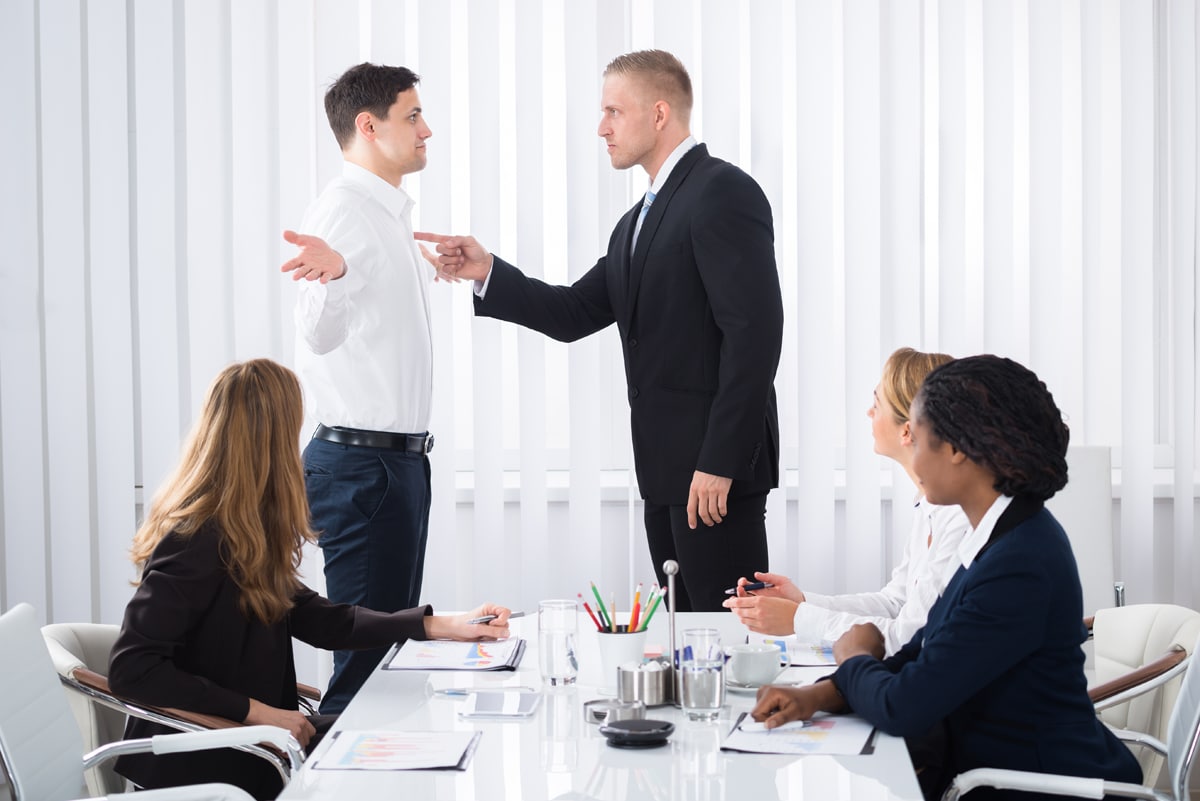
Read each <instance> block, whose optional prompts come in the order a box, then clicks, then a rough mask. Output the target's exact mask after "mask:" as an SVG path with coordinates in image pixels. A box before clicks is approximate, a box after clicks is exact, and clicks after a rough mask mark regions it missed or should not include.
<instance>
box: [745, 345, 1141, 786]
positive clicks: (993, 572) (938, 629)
mask: <svg viewBox="0 0 1200 801" xmlns="http://www.w3.org/2000/svg"><path fill="white" fill-rule="evenodd" d="M912 421H913V425H912V439H913V470H914V472H915V473H916V475H917V478H918V479H919V480H920V482H921V487H922V489H924V491H925V494H926V497H927V498H928V499H929V500H930V502H932V503H937V504H958V505H959V506H961V507H962V510H963V512H964V513H965V514H966V516H967V519H968V520H969V521H970V523H971V527H972V530H971V531H970V532H969V533H968V534H967V536H966V538H965V539H964V540H963V542H962V545H961V546H960V548H959V551H958V556H959V563H960V567H959V569H958V571H957V572H956V573H955V575H954V577H953V578H952V579H951V580H950V583H949V584H948V585H947V587H946V591H945V593H944V594H943V595H942V597H941V599H940V600H939V601H938V602H937V603H936V604H935V605H934V606H933V609H931V610H930V612H929V619H928V622H927V623H926V625H925V628H923V629H922V630H921V631H919V632H917V633H916V634H915V635H914V636H913V638H912V639H911V640H910V641H909V642H908V644H907V645H905V646H904V647H903V648H902V649H901V650H900V651H899V652H898V653H896V654H895V655H893V656H891V657H889V658H887V659H885V660H882V661H881V659H880V657H881V656H882V654H883V640H882V637H881V636H880V633H879V630H878V629H876V628H875V626H873V625H871V624H861V625H857V626H855V627H853V628H852V629H850V631H848V632H847V633H846V634H845V635H843V636H842V637H841V638H840V639H839V640H838V641H837V642H836V643H835V644H834V655H835V657H836V658H837V660H838V669H837V671H836V672H834V673H833V675H832V676H830V677H829V679H828V680H824V681H819V682H817V683H816V684H813V685H812V686H809V687H803V688H800V689H788V688H781V687H770V688H765V689H763V690H761V691H760V692H759V697H758V703H757V705H756V706H755V708H754V710H753V712H752V714H753V716H754V718H755V719H756V720H761V721H765V722H766V725H767V727H769V728H773V727H775V726H779V725H781V724H783V723H785V722H787V721H790V720H798V719H801V720H806V719H808V718H811V717H812V716H813V715H814V714H816V713H817V712H820V711H825V712H842V711H853V712H856V713H858V714H859V715H861V716H862V717H864V718H866V719H867V720H869V721H870V722H871V723H873V724H874V725H875V726H877V727H878V728H880V729H882V730H883V731H885V732H887V733H889V734H894V735H899V736H903V737H905V738H906V739H907V740H908V741H909V750H910V753H911V754H912V755H913V761H914V764H915V765H916V767H917V769H918V778H919V779H920V782H921V787H922V790H923V791H924V792H925V795H926V797H927V798H936V797H938V796H939V795H940V793H941V791H942V790H943V789H944V788H945V786H946V785H947V784H948V783H949V781H950V780H951V779H952V778H953V777H954V776H955V775H956V774H958V773H961V772H963V771H967V770H971V769H973V768H981V767H989V768H1011V769H1017V770H1028V771H1040V772H1044V773H1061V774H1067V775H1074V776H1091V777H1098V778H1104V779H1110V780H1115V781H1132V782H1136V781H1139V780H1140V779H1141V771H1140V770H1139V768H1138V765H1137V762H1136V761H1135V760H1134V758H1133V755H1132V754H1131V753H1130V752H1129V750H1128V749H1127V748H1126V747H1125V746H1124V745H1122V744H1121V743H1120V742H1119V741H1118V740H1117V739H1116V737H1114V736H1113V734H1112V733H1111V732H1110V731H1108V729H1106V728H1105V727H1104V725H1103V724H1102V723H1101V722H1100V720H1099V719H1098V718H1097V717H1096V713H1095V710H1094V709H1093V708H1092V704H1091V702H1090V701H1089V700H1088V696H1087V681H1086V679H1085V677H1084V674H1083V660H1084V657H1083V652H1082V651H1081V650H1080V647H1079V646H1080V644H1081V643H1082V642H1083V641H1084V639H1085V638H1086V632H1085V630H1084V627H1083V623H1082V618H1083V601H1082V592H1081V590H1080V585H1079V574H1078V572H1077V570H1076V567H1075V558H1074V556H1073V555H1072V553H1071V546H1070V544H1069V543H1068V541H1067V537H1066V534H1065V533H1064V532H1063V529H1062V526H1060V525H1059V524H1058V521H1057V520H1055V519H1054V516H1053V515H1052V514H1050V512H1049V511H1047V510H1046V508H1045V507H1044V505H1043V504H1044V502H1045V501H1046V500H1047V499H1048V498H1050V497H1052V496H1053V495H1054V494H1055V493H1056V492H1058V490H1060V489H1062V488H1063V487H1064V486H1065V485H1066V483H1067V462H1066V454H1067V440H1068V431H1067V426H1066V424H1065V423H1064V422H1063V419H1062V414H1061V412H1060V411H1059V410H1058V407H1057V406H1055V404H1054V398H1053V397H1052V396H1051V395H1050V392H1049V390H1047V388H1046V385H1045V384H1044V383H1043V382H1042V381H1041V380H1039V379H1038V377H1037V376H1036V375H1034V374H1033V373H1032V372H1031V371H1030V370H1028V369H1026V368H1025V367H1022V366H1021V365H1019V364H1017V363H1016V362H1014V361H1011V360H1009V359H1002V358H999V357H996V356H974V357H970V358H966V359H959V360H958V361H955V362H951V363H949V364H947V365H945V366H943V367H940V368H938V369H937V370H934V371H933V372H932V373H930V374H929V377H928V378H926V379H925V383H924V384H923V385H922V387H921V390H920V391H919V392H918V393H917V397H916V400H915V401H914V402H913V407H912ZM976 795H978V796H979V797H980V798H981V799H985V798H990V799H995V798H1008V797H1010V796H1011V797H1012V798H1014V799H1017V798H1019V799H1022V800H1023V801H1024V800H1025V799H1040V798H1045V799H1049V798H1051V797H1060V796H1049V795H1041V794H1008V793H1003V792H993V793H988V792H985V791H978V792H976V793H973V794H972V796H971V797H972V798H975V797H976Z"/></svg>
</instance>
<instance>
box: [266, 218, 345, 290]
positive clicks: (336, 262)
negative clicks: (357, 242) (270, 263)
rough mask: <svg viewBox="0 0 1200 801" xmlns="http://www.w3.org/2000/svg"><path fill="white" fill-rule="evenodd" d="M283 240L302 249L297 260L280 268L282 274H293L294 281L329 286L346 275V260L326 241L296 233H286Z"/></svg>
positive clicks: (291, 260) (290, 261) (287, 262)
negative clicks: (315, 282)
mask: <svg viewBox="0 0 1200 801" xmlns="http://www.w3.org/2000/svg"><path fill="white" fill-rule="evenodd" d="M283 238H284V239H285V240H287V241H288V242H291V243H292V244H293V245H295V246H296V247H298V248H300V253H299V254H297V255H296V257H295V258H293V259H289V260H288V261H286V262H284V263H283V266H282V267H280V268H279V269H280V271H281V272H285V273H291V274H292V280H293V281H299V280H301V279H304V280H306V281H320V282H321V283H322V284H327V283H329V282H330V281H336V280H337V279H339V278H341V277H342V276H343V275H345V274H346V260H345V259H343V258H342V254H341V253H338V252H337V251H336V250H334V249H333V248H331V247H329V243H327V242H326V241H325V240H324V239H321V238H320V237H318V236H309V235H307V234H298V233H296V232H295V231H284V232H283Z"/></svg>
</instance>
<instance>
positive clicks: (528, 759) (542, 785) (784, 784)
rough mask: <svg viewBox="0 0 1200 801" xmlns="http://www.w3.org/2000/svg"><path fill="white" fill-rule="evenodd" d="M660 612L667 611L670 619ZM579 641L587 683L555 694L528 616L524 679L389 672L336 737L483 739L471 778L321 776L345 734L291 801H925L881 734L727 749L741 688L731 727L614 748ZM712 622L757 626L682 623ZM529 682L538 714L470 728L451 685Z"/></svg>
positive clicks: (677, 720)
mask: <svg viewBox="0 0 1200 801" xmlns="http://www.w3.org/2000/svg"><path fill="white" fill-rule="evenodd" d="M659 611H660V613H661V612H663V610H659ZM579 625H580V635H579V642H578V644H577V653H578V656H579V666H580V676H579V684H577V685H576V686H573V687H568V688H561V689H556V688H549V687H545V688H543V687H542V684H541V679H540V677H539V675H538V654H537V616H536V613H531V614H530V615H528V616H526V617H524V618H521V619H518V620H514V621H513V623H512V633H513V635H514V636H519V637H523V638H525V639H526V640H527V641H528V644H527V648H526V651H525V655H524V657H523V659H522V661H521V665H520V668H519V669H518V670H516V671H499V672H468V671H430V672H422V671H399V670H377V671H376V672H375V673H374V674H373V675H372V676H371V678H370V680H368V681H367V683H366V684H365V685H364V686H363V688H362V690H361V691H360V692H359V693H358V695H357V696H356V697H355V698H354V700H353V701H352V702H351V703H350V705H349V706H348V707H347V708H346V711H345V712H344V713H343V714H342V716H341V718H340V719H339V720H338V722H337V724H336V726H335V730H338V729H351V730H356V729H357V730H362V729H370V730H388V729H391V730H399V731H463V730H465V731H475V730H478V731H481V732H483V736H482V737H481V738H480V741H479V745H478V748H477V750H476V751H475V754H474V755H473V756H472V758H471V760H470V762H469V764H468V765H467V768H466V770H462V771H459V770H436V771H433V770H430V771H342V770H311V769H310V766H311V765H312V764H314V763H315V762H317V761H319V760H320V757H321V754H322V752H323V751H324V749H326V748H327V747H329V745H330V744H331V741H332V738H331V737H327V738H326V740H325V741H324V742H322V743H321V745H319V746H318V747H317V749H316V751H315V752H314V754H313V756H312V758H310V759H309V761H308V762H307V763H306V765H305V767H304V768H302V769H301V770H300V771H299V772H298V773H297V774H296V775H295V776H294V777H293V778H292V780H291V782H290V783H289V784H288V786H287V787H286V788H285V789H284V791H283V794H282V795H280V796H279V797H280V798H281V799H353V800H354V801H367V799H377V798H411V799H423V801H426V800H432V799H447V800H449V799H454V801H470V800H471V799H480V801H498V800H500V799H513V800H514V801H516V800H517V799H521V800H522V801H535V800H536V799H558V800H559V801H570V800H571V799H575V800H577V801H584V800H585V799H597V800H601V801H658V800H659V799H663V800H664V801H665V800H666V799H671V800H672V801H674V800H675V799H697V800H699V799H703V800H704V801H716V799H725V798H729V799H734V798H736V799H739V801H744V799H753V801H776V799H811V801H834V800H836V799H854V801H892V800H893V799H894V800H895V801H921V791H920V788H919V787H918V785H917V779H916V776H915V775H914V773H913V769H912V765H911V763H910V762H909V758H908V752H907V750H906V749H905V746H904V741H903V740H902V739H899V738H896V737H891V736H888V735H885V734H883V733H882V732H878V731H877V732H875V734H874V739H873V745H874V751H873V753H871V754H869V755H859V756H815V755H808V756H782V755H767V754H746V753H735V752H727V751H721V750H720V744H721V741H722V740H723V739H724V737H725V735H726V734H727V733H728V732H729V730H730V728H732V726H733V724H734V722H735V721H736V720H737V718H738V716H739V715H740V714H741V713H742V712H743V711H748V710H749V709H751V708H752V707H753V705H754V696H753V695H749V694H745V695H743V694H735V693H732V692H727V693H726V696H725V706H724V708H723V709H722V712H721V716H720V718H719V719H718V720H717V721H715V722H712V723H702V722H695V721H689V720H687V719H686V718H685V716H684V715H683V713H682V712H681V711H680V710H679V709H676V708H674V707H673V706H669V705H668V706H656V707H651V708H649V709H648V710H647V715H646V716H647V717H648V718H651V719H655V720H668V721H671V722H672V723H674V724H675V733H674V734H672V735H671V738H670V742H669V743H668V744H667V745H666V746H662V747H659V748H651V749H625V748H613V747H611V746H609V745H608V742H607V740H605V738H604V737H603V736H602V735H600V733H599V732H598V730H597V727H596V726H595V725H594V724H590V723H588V722H587V721H586V720H585V719H584V715H583V703H584V702H585V701H588V700H591V699H593V698H601V697H604V696H603V694H602V693H601V691H600V690H599V689H598V687H599V685H600V684H601V669H600V665H599V663H600V659H599V652H598V645H597V636H598V635H597V634H596V631H595V626H594V625H593V624H592V623H591V621H590V620H589V619H588V618H587V616H586V615H585V614H583V613H581V614H580V620H579ZM696 626H711V627H713V628H718V629H720V630H721V635H722V642H723V643H724V644H726V645H730V644H733V643H736V642H743V641H744V640H745V637H746V634H747V629H745V628H744V627H743V626H742V625H741V624H740V623H739V622H738V620H737V618H736V617H735V616H734V615H733V614H732V613H728V612H714V613H691V614H682V613H681V614H679V615H678V616H677V619H676V629H677V633H676V634H677V636H679V632H681V631H682V630H683V629H684V628H692V627H696ZM646 643H647V646H651V645H654V644H661V645H663V646H664V649H663V650H664V653H665V652H666V648H665V646H666V643H667V615H666V614H658V615H655V617H654V618H653V619H652V620H651V623H650V626H649V628H648V630H647V639H646ZM830 670H831V669H830V668H799V667H793V668H789V669H788V670H787V671H786V672H784V673H783V674H781V675H780V677H779V679H778V680H777V681H779V682H788V681H791V682H795V681H801V680H811V679H813V678H816V677H819V676H821V675H824V674H826V673H828V672H829V671H830ZM515 686H525V687H530V688H537V689H541V690H543V692H544V695H543V698H542V703H541V705H540V707H539V709H538V710H537V712H536V713H535V715H534V716H533V717H531V718H528V719H525V720H519V721H515V722H507V721H464V720H462V719H461V718H459V717H458V714H457V713H458V710H459V709H460V708H461V705H462V704H463V703H465V701H464V699H463V698H462V697H455V696H446V695H440V694H435V690H437V689H446V688H458V687H462V688H481V689H499V688H503V687H515Z"/></svg>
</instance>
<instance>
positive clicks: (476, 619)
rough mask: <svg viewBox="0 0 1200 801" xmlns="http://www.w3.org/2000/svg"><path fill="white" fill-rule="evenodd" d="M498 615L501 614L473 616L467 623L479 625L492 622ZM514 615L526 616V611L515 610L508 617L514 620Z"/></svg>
mask: <svg viewBox="0 0 1200 801" xmlns="http://www.w3.org/2000/svg"><path fill="white" fill-rule="evenodd" d="M498 617H500V616H499V615H484V616H483V617H473V618H471V619H470V620H468V621H467V625H468V626H477V625H479V624H480V623H491V622H492V621H493V620H495V619H496V618H498ZM514 617H525V613H524V612H513V613H512V614H511V615H509V616H508V619H509V620H512V619H513V618H514Z"/></svg>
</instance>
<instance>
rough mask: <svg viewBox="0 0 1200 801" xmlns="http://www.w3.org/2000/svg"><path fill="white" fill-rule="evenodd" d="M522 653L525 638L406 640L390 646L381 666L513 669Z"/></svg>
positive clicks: (418, 668) (389, 668)
mask: <svg viewBox="0 0 1200 801" xmlns="http://www.w3.org/2000/svg"><path fill="white" fill-rule="evenodd" d="M524 653H525V641H524V640H522V639H516V638H510V639H507V640H498V641H495V642H453V641H451V640H408V641H407V642H405V643H404V645H403V646H400V647H393V648H392V651H391V653H389V654H388V656H387V658H386V659H385V660H384V661H383V667H384V669H385V670H516V669H517V666H518V665H520V664H521V656H522V655H524Z"/></svg>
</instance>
